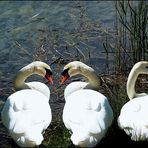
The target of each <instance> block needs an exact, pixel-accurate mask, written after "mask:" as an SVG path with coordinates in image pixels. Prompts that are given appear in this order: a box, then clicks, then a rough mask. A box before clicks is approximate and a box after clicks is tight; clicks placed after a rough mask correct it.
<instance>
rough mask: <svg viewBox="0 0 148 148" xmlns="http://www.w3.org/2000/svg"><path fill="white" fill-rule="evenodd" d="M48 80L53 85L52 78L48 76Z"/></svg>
mask: <svg viewBox="0 0 148 148" xmlns="http://www.w3.org/2000/svg"><path fill="white" fill-rule="evenodd" d="M46 78H47V80H48V81H49V82H50V84H53V79H52V76H49V75H47V76H46Z"/></svg>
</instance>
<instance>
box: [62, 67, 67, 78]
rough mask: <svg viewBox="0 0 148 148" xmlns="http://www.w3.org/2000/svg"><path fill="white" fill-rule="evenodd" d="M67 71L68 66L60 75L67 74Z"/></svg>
mask: <svg viewBox="0 0 148 148" xmlns="http://www.w3.org/2000/svg"><path fill="white" fill-rule="evenodd" d="M68 71H69V68H67V69H64V70H63V72H62V73H61V75H62V76H65V75H68Z"/></svg>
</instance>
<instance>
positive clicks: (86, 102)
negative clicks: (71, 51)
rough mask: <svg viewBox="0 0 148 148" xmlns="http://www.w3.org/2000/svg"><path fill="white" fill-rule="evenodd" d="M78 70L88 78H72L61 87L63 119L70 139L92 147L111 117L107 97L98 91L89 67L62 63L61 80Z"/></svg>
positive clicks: (102, 134)
mask: <svg viewBox="0 0 148 148" xmlns="http://www.w3.org/2000/svg"><path fill="white" fill-rule="evenodd" d="M77 74H81V75H83V76H85V77H86V78H88V80H89V81H88V82H81V81H78V82H72V83H70V84H69V85H68V86H67V87H66V88H65V91H64V97H65V101H66V103H65V106H64V109H63V122H64V124H65V126H66V128H67V129H69V130H70V131H71V140H72V142H73V144H74V145H77V146H80V147H94V146H95V145H97V144H98V143H99V142H100V140H101V139H102V138H103V137H104V136H105V134H106V132H107V130H108V128H109V126H110V125H111V123H112V120H113V112H112V108H111V106H110V104H109V102H108V99H107V98H106V97H105V96H104V95H103V94H101V93H99V92H98V89H99V86H100V80H99V78H98V76H97V74H96V72H95V71H94V69H92V68H91V67H89V66H87V65H86V64H84V63H82V62H80V61H73V62H70V63H69V64H67V65H66V66H65V67H64V70H63V72H62V75H63V79H62V83H64V82H65V81H66V80H67V79H68V78H69V77H71V76H74V75H77Z"/></svg>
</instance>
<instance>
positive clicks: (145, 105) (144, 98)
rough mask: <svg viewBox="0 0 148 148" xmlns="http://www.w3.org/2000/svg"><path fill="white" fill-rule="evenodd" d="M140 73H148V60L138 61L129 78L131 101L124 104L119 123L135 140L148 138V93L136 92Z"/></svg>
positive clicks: (128, 93)
mask: <svg viewBox="0 0 148 148" xmlns="http://www.w3.org/2000/svg"><path fill="white" fill-rule="evenodd" d="M139 74H148V62H147V61H140V62H137V63H136V64H135V65H134V66H133V68H132V70H131V72H130V74H129V76H128V80H127V95H128V97H129V99H130V100H129V101H128V102H127V103H125V104H124V105H123V107H122V108H121V111H120V115H119V117H118V125H119V127H120V128H121V129H123V130H124V131H125V132H126V134H127V135H128V136H130V137H131V139H132V140H134V141H144V140H148V117H147V113H148V94H146V93H139V94H138V93H136V91H135V83H136V80H137V77H138V75H139Z"/></svg>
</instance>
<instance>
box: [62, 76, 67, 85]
mask: <svg viewBox="0 0 148 148" xmlns="http://www.w3.org/2000/svg"><path fill="white" fill-rule="evenodd" d="M68 78H69V75H65V76H63V78H62V82H61V83H62V84H64V82H65V81H66V80H67V79H68Z"/></svg>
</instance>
